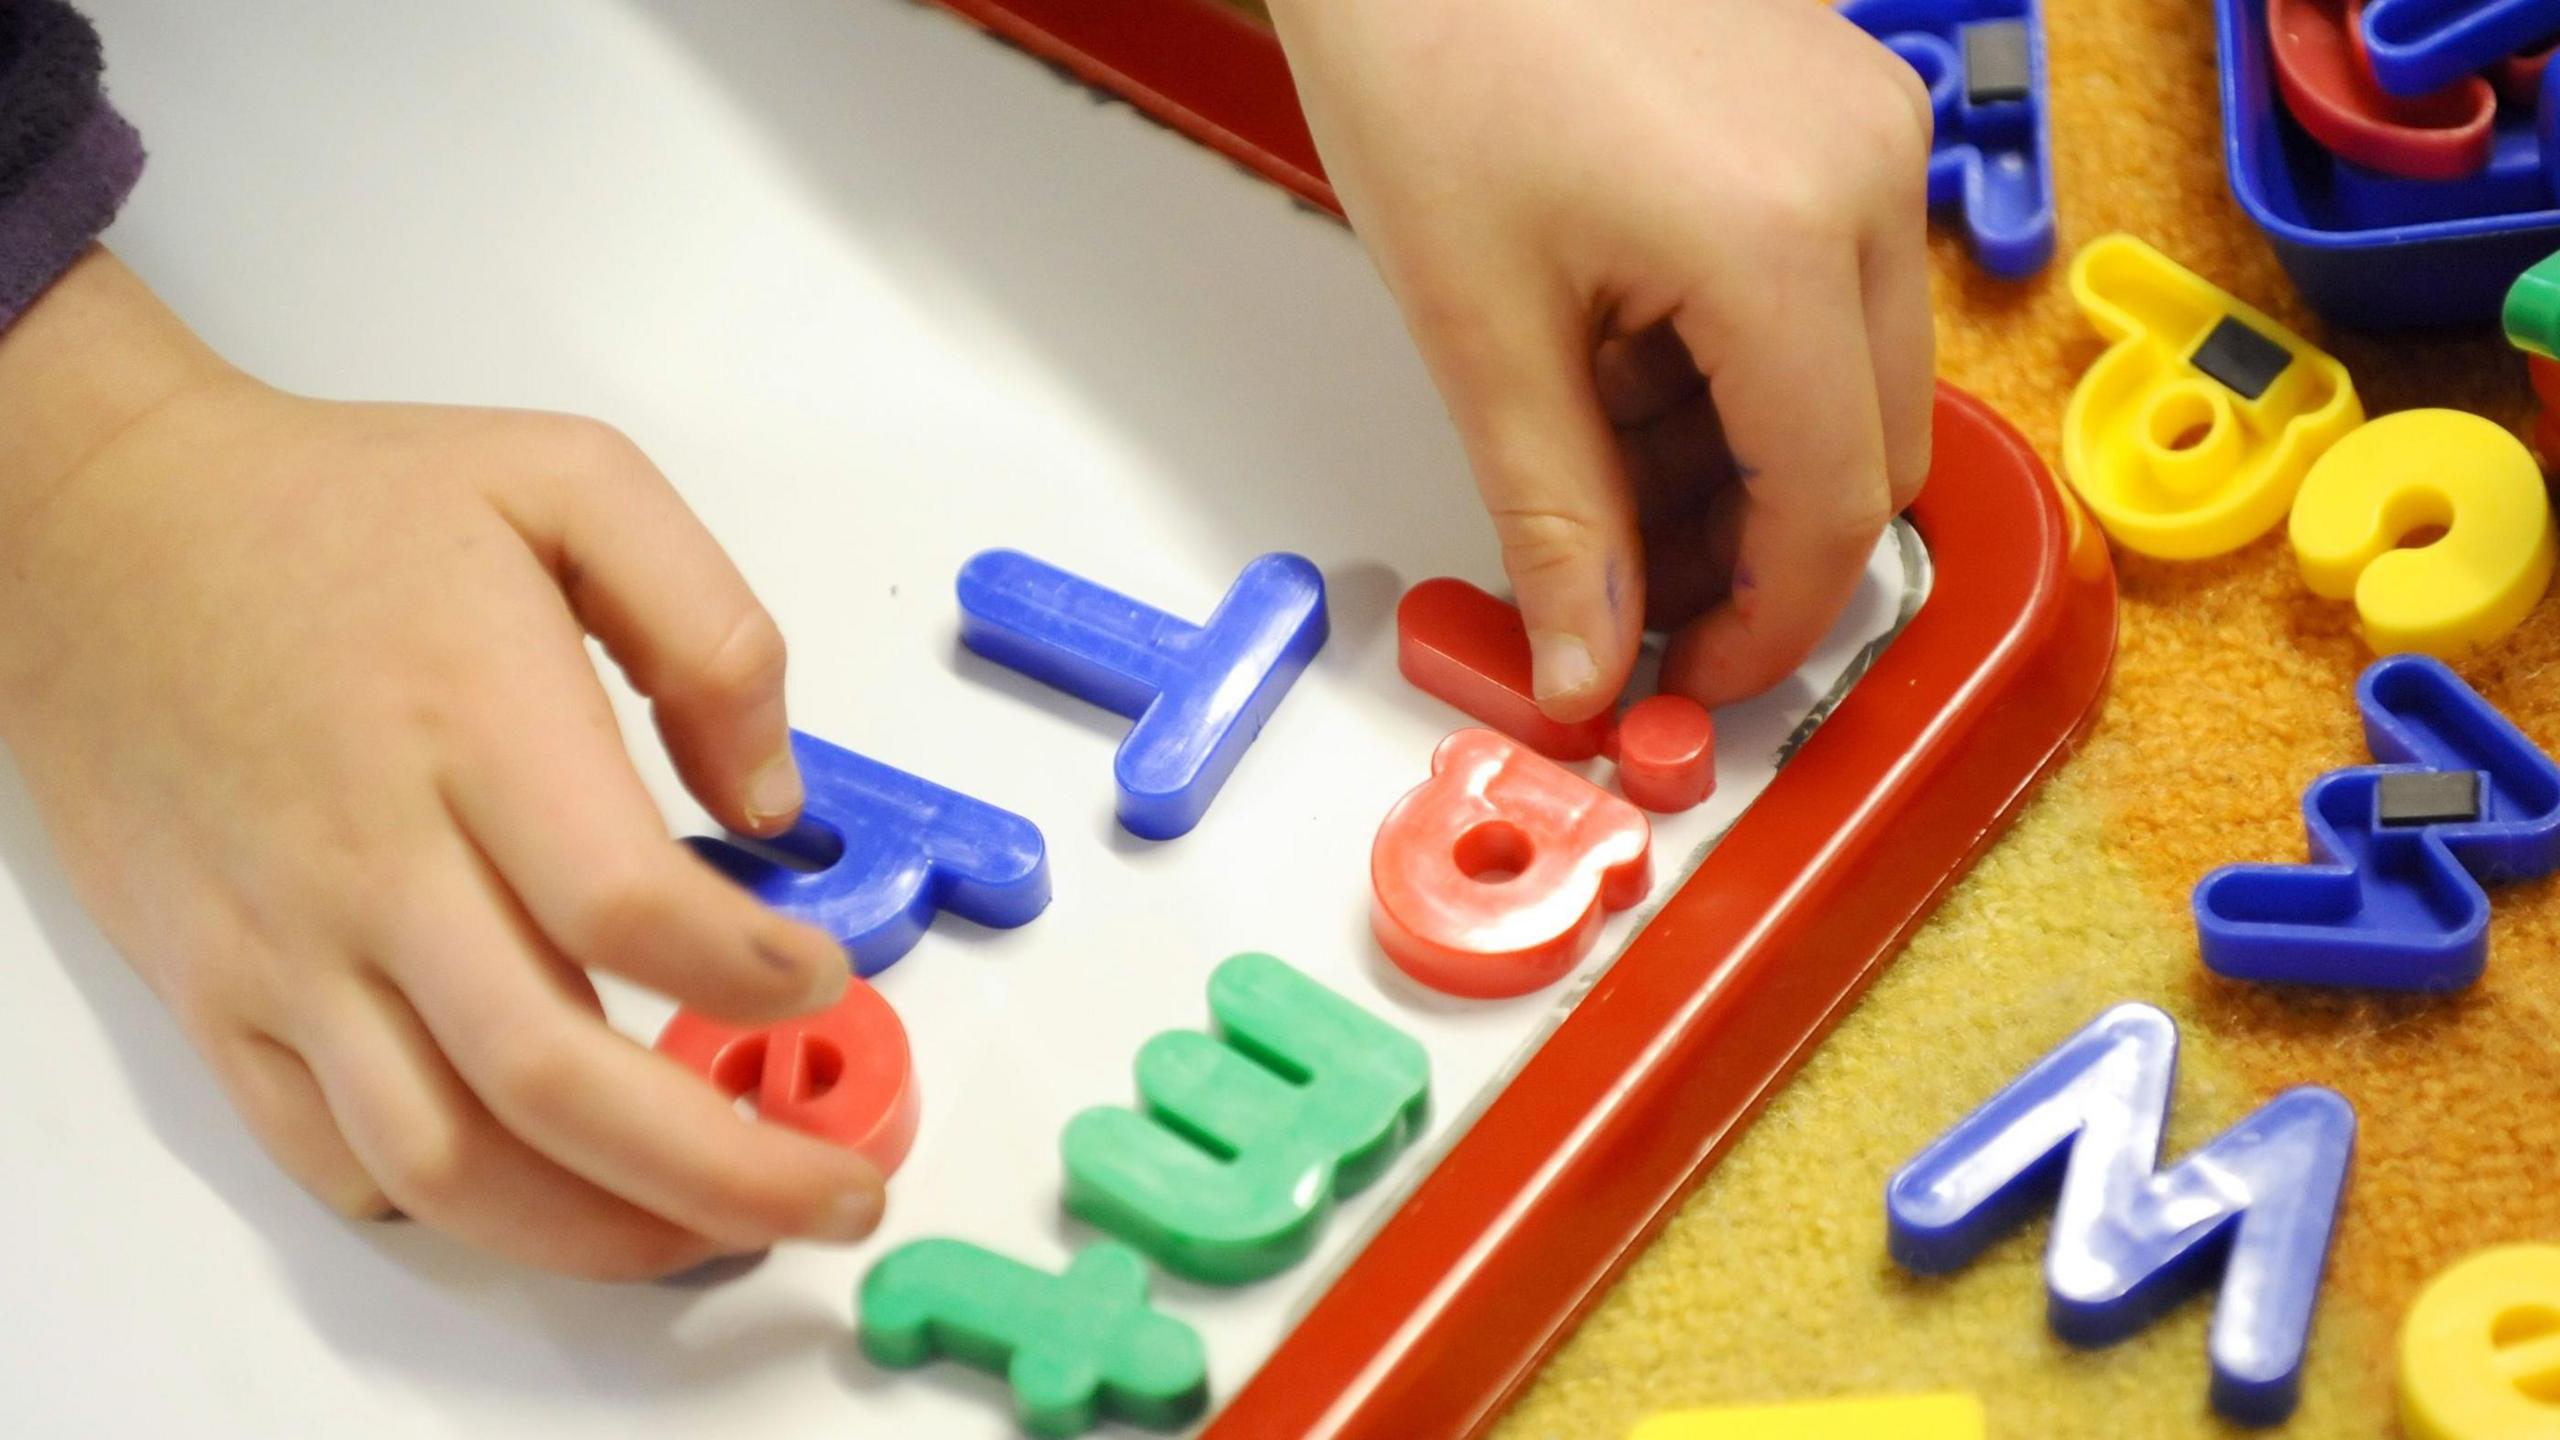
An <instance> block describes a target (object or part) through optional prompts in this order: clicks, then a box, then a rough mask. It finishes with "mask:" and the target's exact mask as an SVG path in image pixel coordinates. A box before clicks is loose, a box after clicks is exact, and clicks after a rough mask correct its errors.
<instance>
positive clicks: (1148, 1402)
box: [856, 1240, 1209, 1436]
mask: <svg viewBox="0 0 2560 1440" xmlns="http://www.w3.org/2000/svg"><path fill="white" fill-rule="evenodd" d="M856 1303H857V1306H858V1308H859V1309H860V1311H861V1317H862V1348H863V1351H864V1352H865V1353H866V1354H868V1355H870V1357H871V1358H872V1359H874V1360H876V1361H878V1362H879V1363H881V1364H883V1365H893V1366H897V1367H899V1368H901V1369H903V1368H906V1367H908V1366H914V1365H922V1364H924V1363H925V1362H926V1361H928V1360H931V1359H933V1358H934V1357H935V1356H937V1355H947V1356H949V1357H950V1358H952V1359H954V1360H957V1361H959V1362H960V1363H962V1364H964V1365H974V1366H976V1367H977V1368H979V1369H981V1370H992V1371H995V1372H997V1373H999V1374H1001V1375H1003V1376H1004V1377H1005V1378H1006V1379H1008V1380H1010V1381H1011V1382H1012V1384H1013V1398H1014V1403H1015V1405H1016V1407H1017V1408H1018V1410H1019V1411H1020V1414H1021V1417H1022V1428H1024V1429H1026V1430H1028V1431H1030V1432H1031V1433H1032V1434H1034V1435H1049V1436H1068V1435H1081V1434H1083V1433H1084V1432H1085V1431H1086V1430H1088V1429H1091V1428H1092V1426H1093V1423H1094V1420H1095V1419H1096V1417H1097V1416H1098V1415H1109V1416H1111V1417H1112V1418H1114V1419H1118V1420H1126V1421H1128V1422H1130V1423H1132V1424H1136V1425H1146V1426H1150V1427H1153V1428H1155V1429H1159V1430H1173V1429H1179V1428H1180V1427H1182V1426H1184V1425H1188V1424H1190V1423H1191V1422H1192V1421H1194V1420H1196V1419H1198V1418H1200V1413H1201V1411H1203V1410H1205V1409H1207V1408H1208V1404H1209V1362H1208V1357H1207V1354H1206V1352H1204V1351H1203V1350H1202V1349H1201V1347H1200V1336H1199V1334H1198V1332H1196V1331H1194V1330H1193V1329H1192V1328H1191V1327H1190V1326H1188V1325H1185V1324H1183V1323H1182V1322H1181V1321H1179V1320H1176V1319H1173V1318H1172V1317H1171V1316H1167V1315H1162V1314H1158V1313H1157V1312H1156V1311H1153V1310H1150V1309H1148V1308H1147V1263H1146V1262H1145V1261H1144V1260H1141V1259H1139V1258H1138V1254H1137V1252H1136V1251H1134V1250H1131V1249H1130V1248H1129V1247H1127V1246H1125V1245H1115V1244H1112V1243H1111V1242H1109V1241H1104V1242H1102V1243H1101V1244H1098V1245H1092V1246H1088V1247H1087V1248H1086V1249H1085V1250H1084V1251H1083V1252H1082V1253H1080V1254H1078V1255H1077V1256H1076V1258H1075V1259H1074V1260H1073V1261H1072V1262H1070V1263H1069V1264H1068V1266H1067V1273H1066V1274H1064V1275H1051V1274H1049V1273H1048V1272H1046V1271H1043V1270H1034V1269H1033V1268H1031V1267H1030V1266H1028V1265H1025V1264H1023V1263H1022V1262H1021V1261H1019V1260H1011V1259H1007V1258H1006V1257H1004V1256H1002V1255H998V1254H996V1253H995V1252H994V1251H992V1250H985V1249H981V1248H980V1247H978V1246H976V1245H972V1244H970V1243H968V1242H967V1241H965V1240H915V1241H910V1242H908V1243H907V1244H904V1245H901V1246H899V1247H898V1248H897V1249H895V1250H892V1251H890V1252H889V1253H888V1254H887V1255H884V1256H882V1257H881V1258H880V1263H878V1264H876V1265H874V1266H872V1267H871V1273H870V1274H868V1275H865V1276H863V1277H862V1290H861V1293H860V1295H859V1297H858V1299H857V1302H856Z"/></svg>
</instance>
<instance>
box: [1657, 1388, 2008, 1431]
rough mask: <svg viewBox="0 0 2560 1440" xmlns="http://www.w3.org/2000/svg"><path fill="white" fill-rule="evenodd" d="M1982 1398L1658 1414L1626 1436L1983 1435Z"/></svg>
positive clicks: (1825, 1403) (1915, 1398) (1897, 1398)
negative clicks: (1980, 1399)
mask: <svg viewBox="0 0 2560 1440" xmlns="http://www.w3.org/2000/svg"><path fill="white" fill-rule="evenodd" d="M1985 1434H1986V1431H1985V1429H1984V1421H1983V1418H1982V1402H1981V1401H1979V1400H1976V1399H1974V1398H1973V1397H1972V1396H1970V1395H1964V1394H1957V1393H1953V1392H1950V1393H1946V1394H1939V1395H1897V1396H1894V1397H1892V1398H1890V1399H1882V1400H1813V1401H1807V1402H1805V1403H1803V1404H1797V1405H1746V1406H1739V1407H1735V1408H1731V1409H1724V1410H1684V1411H1681V1412H1679V1413H1678V1414H1673V1415H1656V1416H1654V1417H1653V1418H1652V1419H1650V1420H1647V1421H1646V1422H1644V1423H1643V1424H1641V1425H1638V1426H1637V1427H1636V1430H1635V1433H1634V1434H1633V1435H1631V1436H1629V1437H1627V1440H1984V1435H1985Z"/></svg>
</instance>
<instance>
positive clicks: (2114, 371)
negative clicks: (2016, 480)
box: [2062, 235, 2364, 560]
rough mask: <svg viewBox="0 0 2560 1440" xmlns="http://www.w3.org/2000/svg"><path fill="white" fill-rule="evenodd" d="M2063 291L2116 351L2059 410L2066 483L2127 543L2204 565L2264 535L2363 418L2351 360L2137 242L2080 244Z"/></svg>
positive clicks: (2119, 238)
mask: <svg viewBox="0 0 2560 1440" xmlns="http://www.w3.org/2000/svg"><path fill="white" fill-rule="evenodd" d="M2071 292H2072V295H2073V296H2074V298H2076V299H2077V300H2078V301H2079V303H2080V308H2081V310H2082V311H2083V312H2084V313H2085V314H2087V315H2088V317H2089V321H2090V323H2091V324H2092V325H2095V326H2096V327H2097V329H2098V333H2099V334H2101V335H2104V336H2105V337H2106V338H2107V339H2108V341H2109V342H2110V343H2109V345H2108V346H2107V350H2106V353H2104V354H2102V355H2100V356H2099V357H2098V359H2097V362H2096V363H2095V364H2093V365H2091V366H2090V367H2089V373H2087V374H2086V375H2083V376H2081V377H2080V383H2079V385H2078V386H2077V387H2076V388H2074V389H2073V390H2072V392H2071V404H2070V407H2069V408H2068V409H2067V410H2065V411H2064V412H2063V417H2062V467H2063V473H2064V475H2065V476H2066V477H2067V478H2068V479H2069V480H2070V482H2071V488H2072V489H2073V490H2075V491H2077V492H2079V495H2080V498H2081V499H2082V500H2083V501H2085V502H2087V504H2088V506H2089V509H2090V512H2091V513H2092V514H2094V515H2096V516H2097V517H2098V523H2099V524H2100V525H2102V526H2104V527H2105V528H2106V531H2107V534H2108V535H2110V536H2111V537H2113V538H2114V539H2115V540H2116V541H2117V542H2118V543H2120V544H2123V545H2125V546H2127V547H2129V548H2131V549H2134V550H2138V551H2140V552H2141V553H2143V554H2145V555H2153V556H2158V557H2160V558H2162V559H2166V560H2197V559H2203V558H2205V557H2207V556H2212V555H2221V554H2225V553H2227V552H2229V551H2232V550H2237V549H2239V548H2240V547H2241V546H2243V545H2246V544H2248V543H2249V542H2250V541H2252V540H2255V539H2257V538H2258V537H2259V536H2261V535H2263V534H2265V533H2266V532H2267V531H2268V530H2270V529H2273V528H2274V527H2275V524H2276V522H2277V521H2279V520H2282V519H2283V518H2284V515H2285V509H2286V507H2287V506H2290V505H2291V504H2292V503H2293V495H2294V491H2295V489H2296V488H2297V487H2299V486H2300V485H2301V484H2302V477H2303V476H2304V475H2305V474H2307V473H2309V471H2310V469H2311V465H2312V462H2313V461H2315V460H2317V459H2319V458H2320V455H2321V454H2322V452H2324V451H2326V450H2327V449H2328V448H2329V447H2330V446H2331V445H2332V444H2334V443H2336V442H2337V440H2338V439H2339V438H2340V437H2341V436H2344V435H2345V434H2346V433H2347V432H2348V431H2350V430H2353V429H2354V428H2355V427H2356V426H2357V424H2358V423H2359V422H2361V421H2362V420H2363V419H2364V407H2363V406H2362V405H2361V404H2360V403H2359V402H2358V401H2357V399H2356V392H2355V384H2354V382H2353V381H2351V380H2350V379H2349V378H2348V377H2347V369H2346V367H2345V366H2344V365H2341V364H2339V363H2338V362H2337V361H2336V360H2334V359H2332V358H2330V357H2329V356H2328V355H2326V354H2323V353H2322V352H2320V351H2318V350H2315V349H2313V348H2312V347H2311V346H2310V344H2309V343H2308V342H2306V341H2304V340H2303V339H2302V337H2300V336H2298V335H2296V334H2294V333H2293V332H2292V331H2290V330H2287V329H2285V328H2284V327H2282V326H2280V325H2278V324H2277V323H2276V322H2275V321H2273V320H2271V319H2269V318H2267V316H2265V315H2264V314H2262V313H2260V312H2259V311H2257V310H2254V309H2252V308H2250V307H2249V306H2246V305H2243V304H2241V303H2240V302H2239V301H2237V300H2235V299H2233V298H2231V297H2230V296H2228V295H2226V294H2224V293H2222V292H2221V291H2220V290H2217V289H2215V288H2214V287H2213V286H2212V285H2209V284H2207V283H2206V282H2205V281H2203V280H2202V279H2199V278H2198V277H2196V276H2195V275H2193V274H2191V273H2189V272H2188V271H2186V270H2185V269H2183V268H2181V267H2180V266H2179V265H2177V264H2176V263H2175V262H2173V261H2171V260H2170V259H2169V258H2168V257H2167V256H2164V255H2162V254H2161V253H2160V252H2159V251H2157V250H2154V249H2152V248H2151V247H2150V246H2148V245H2146V244H2144V243H2142V242H2141V241H2139V240H2136V239H2134V238H2133V237H2132V236H2130V235H2109V236H2106V237H2104V238H2102V239H2099V240H2096V241H2093V242H2091V243H2090V244H2089V246H2088V247H2087V248H2086V249H2083V250H2082V251H2081V252H2080V254H2079V256H2078V258H2076V259H2074V260H2073V261H2072V263H2071Z"/></svg>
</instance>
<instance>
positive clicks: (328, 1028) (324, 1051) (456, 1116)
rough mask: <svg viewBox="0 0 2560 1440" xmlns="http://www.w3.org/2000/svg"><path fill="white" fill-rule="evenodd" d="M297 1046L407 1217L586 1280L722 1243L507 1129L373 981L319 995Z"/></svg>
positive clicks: (691, 1261) (669, 1267)
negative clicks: (585, 1175)
mask: <svg viewBox="0 0 2560 1440" xmlns="http://www.w3.org/2000/svg"><path fill="white" fill-rule="evenodd" d="M308 1015H309V1018H308V1020H307V1022H306V1024H305V1026H304V1027H303V1029H304V1033H303V1034H302V1035H301V1037H300V1041H301V1044H302V1045H303V1047H304V1053H305V1054H307V1055H308V1056H309V1057H310V1059H311V1064H312V1067H313V1071H314V1073H315V1074H316V1075H317V1076H318V1077H319V1080H320V1084H321V1086H322V1088H323V1090H324V1091H325V1092H326V1094H327V1097H328V1103H329V1107H330V1112H331V1113H332V1114H333V1115H334V1116H335V1117H336V1121H337V1124H338V1126H339V1127H340V1128H341V1130H342V1131H343V1133H344V1134H345V1136H346V1139H347V1142H348V1144H349V1145H350V1146H351V1147H352V1148H353V1151H354V1153H355V1154H356V1155H358V1156H359V1157H361V1159H362V1161H363V1164H364V1166H365V1168H366V1170H368V1171H369V1172H371V1173H372V1174H373V1175H374V1176H376V1177H378V1178H379V1179H380V1180H381V1182H382V1188H383V1191H384V1193H386V1194H387V1195H388V1196H389V1197H390V1198H391V1200H392V1202H393V1203H394V1204H396V1205H398V1206H399V1208H400V1210H401V1212H402V1213H403V1214H406V1215H408V1216H409V1217H411V1218H412V1219H415V1220H417V1221H419V1222H420V1223H422V1224H426V1225H431V1226H433V1227H435V1228H436V1229H438V1230H442V1231H444V1232H446V1233H447V1234H450V1235H453V1236H456V1237H457V1238H459V1239H461V1240H464V1241H466V1242H467V1243H469V1244H472V1245H476V1246H478V1247H480V1248H482V1249H484V1250H488V1251H490V1252H492V1253H494V1254H496V1255H499V1256H502V1257H504V1258H506V1259H510V1260H514V1261H516V1262H518V1263H520V1264H526V1265H533V1266H537V1267H540V1268H541V1269H545V1270H553V1271H558V1272H560V1273H563V1274H569V1275H578V1276H583V1277H587V1278H590V1279H610V1280H634V1279H644V1278H648V1277H651V1276H657V1275H664V1274H669V1273H671V1272H673V1271H677V1270H681V1269H684V1268H686V1267H687V1266H690V1265H695V1264H699V1263H700V1262H702V1261H703V1260H706V1259H708V1258H710V1257H711V1256H712V1255H713V1254H714V1253H716V1250H717V1247H716V1246H715V1245H713V1244H712V1242H711V1241H709V1240H707V1239H705V1238H704V1237H702V1236H701V1235H699V1234H697V1233H693V1232H690V1231H687V1230H685V1229H683V1228H682V1227H680V1226H676V1225H672V1224H669V1223H668V1222H667V1221H665V1220H664V1219H661V1218H659V1217H658V1216H656V1215H653V1214H650V1213H648V1212H647V1211H645V1210H643V1209H641V1208H639V1207H638V1206H635V1205H632V1204H630V1203H629V1202H627V1201H625V1200H622V1199H620V1198H618V1197H616V1196H614V1195H611V1194H608V1193H606V1192H605V1191H603V1190H601V1189H599V1188H597V1187H596V1186H594V1185H592V1184H590V1183H588V1182H587V1181H585V1180H583V1179H580V1178H579V1177H577V1176H575V1175H573V1174H571V1173H569V1172H568V1171H567V1170H565V1169H563V1168H562V1167H560V1166H559V1165H557V1164H554V1163H553V1162H552V1161H550V1160H548V1159H546V1158H545V1157H543V1156H542V1155H540V1154H538V1153H536V1152H535V1151H534V1150H533V1149H532V1148H530V1147H529V1146H527V1145H526V1144H525V1143H524V1142H523V1141H522V1140H520V1139H518V1138H517V1137H516V1136H515V1135H513V1134H511V1133H509V1131H508V1130H507V1128H506V1126H504V1125H502V1124H500V1123H499V1122H498V1121H497V1120H496V1119H495V1118H494V1117H492V1116H491V1114H490V1113H489V1111H488V1110H487V1109H486V1108H485V1107H484V1106H483V1105H482V1104H481V1103H480V1101H479V1100H478V1099H477V1098H476V1097H474V1095H473V1094H472V1092H471V1090H470V1089H469V1087H467V1086H465V1085H464V1084H463V1083H462V1081H461V1080H460V1078H459V1077H458V1076H457V1075H456V1074H455V1073H454V1071H453V1069H452V1067H451V1066H450V1065H448V1064H447V1063H446V1061H445V1058H444V1056H443V1054H442V1053H441V1052H440V1051H439V1050H438V1049H437V1048H436V1045H435V1043H434V1042H433V1040H431V1039H430V1038H429V1037H428V1035H427V1033H426V1030H425V1028H424V1027H423V1026H422V1025H421V1024H420V1023H419V1019H418V1016H417V1015H416V1013H415V1012H414V1011H412V1010H411V1009H410V1008H409V1004H408V1002H407V1001H406V1000H404V999H402V998H401V997H400V996H399V995H398V994H397V993H395V992H394V991H392V990H391V988H390V987H389V986H388V985H386V984H384V983H383V982H382V980H381V978H380V977H378V976H367V977H366V978H365V979H363V980H362V981H359V982H355V983H348V984H342V985H339V986H338V987H336V988H335V990H334V991H333V992H332V993H330V994H328V995H325V996H321V997H313V1003H312V1005H311V1006H310V1008H309V1011H308Z"/></svg>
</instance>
